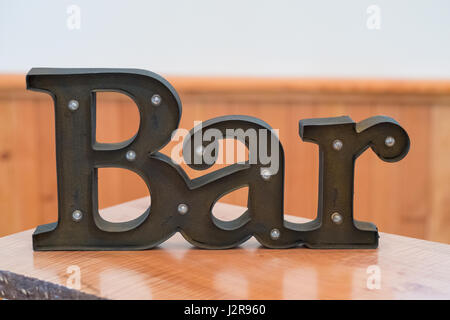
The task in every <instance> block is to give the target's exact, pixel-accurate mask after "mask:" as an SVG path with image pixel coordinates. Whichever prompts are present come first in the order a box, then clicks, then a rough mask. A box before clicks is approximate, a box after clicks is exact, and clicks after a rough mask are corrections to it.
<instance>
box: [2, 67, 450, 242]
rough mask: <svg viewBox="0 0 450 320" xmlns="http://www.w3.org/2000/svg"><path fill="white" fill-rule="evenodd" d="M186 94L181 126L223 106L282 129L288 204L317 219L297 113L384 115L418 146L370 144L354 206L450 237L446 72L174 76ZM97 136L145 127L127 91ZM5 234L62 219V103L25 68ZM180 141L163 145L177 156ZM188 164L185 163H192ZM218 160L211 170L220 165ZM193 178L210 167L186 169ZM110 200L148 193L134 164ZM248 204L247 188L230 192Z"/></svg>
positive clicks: (111, 177)
mask: <svg viewBox="0 0 450 320" xmlns="http://www.w3.org/2000/svg"><path fill="white" fill-rule="evenodd" d="M169 81H171V82H172V84H173V85H174V86H175V88H176V89H177V91H178V92H179V93H180V96H181V100H182V102H183V115H182V121H181V124H180V128H185V129H191V128H192V126H193V125H194V121H201V120H206V119H209V118H213V117H216V116H220V115H227V114H243V115H251V116H255V117H258V118H261V119H263V120H264V121H266V122H268V123H269V124H270V125H271V126H272V127H273V128H275V129H279V130H280V139H281V141H282V143H283V147H284V150H285V154H286V185H285V211H286V212H287V213H289V214H292V215H297V216H303V217H308V218H313V217H314V216H315V214H316V208H317V187H318V186H317V185H318V150H317V147H316V146H315V145H313V144H310V143H304V142H302V141H301V139H300V137H299V135H298V121H299V120H300V119H302V118H310V117H331V116H340V115H350V116H351V117H352V118H353V119H354V120H355V121H360V120H363V119H365V118H367V117H370V116H373V115H378V114H383V115H388V116H391V117H393V118H395V119H396V120H398V121H399V123H400V124H401V125H402V126H403V127H404V128H405V129H406V130H407V131H408V133H409V135H410V138H411V150H410V153H409V155H408V156H407V157H406V158H405V159H403V160H402V161H400V162H398V163H386V162H383V161H381V160H380V159H378V158H377V157H376V155H375V154H374V153H373V152H372V151H371V150H367V151H366V152H365V153H364V154H363V155H362V156H361V157H360V159H358V161H357V165H356V181H355V184H356V185H355V215H356V218H357V219H360V220H367V221H372V222H374V223H376V224H377V225H378V227H379V229H380V230H381V231H384V232H390V233H397V234H402V235H408V236H412V237H418V238H423V239H429V240H435V241H442V242H447V243H450V192H449V190H448V183H449V181H450V151H449V150H450V130H449V127H450V126H449V125H448V123H449V122H450V84H449V83H448V82H445V81H381V80H376V81H375V80H371V81H370V80H342V81H340V80H313V79H311V80H298V79H297V80H296V79H214V78H212V79H198V78H172V79H171V78H169ZM98 105H99V107H98V118H99V120H98V130H97V137H98V140H101V141H109V142H111V141H117V140H121V139H126V138H128V137H130V136H131V135H132V134H133V133H134V132H135V131H136V128H138V125H139V119H138V115H137V112H136V111H137V108H136V106H135V105H134V104H133V102H132V101H131V100H130V99H129V98H128V97H125V96H123V95H120V94H117V93H114V94H110V93H102V94H101V95H100V97H99V101H98ZM0 124H1V126H0V179H1V182H0V214H1V217H0V236H1V235H5V234H8V233H12V232H17V231H20V230H24V229H27V228H31V227H33V226H35V225H37V224H41V223H46V222H51V221H54V220H56V215H57V214H56V211H57V197H56V168H55V150H54V119H53V102H52V100H51V98H50V97H49V96H47V95H45V94H42V93H34V92H26V91H25V89H24V76H0ZM174 145H175V142H171V143H169V145H168V146H166V147H165V148H164V149H163V152H164V153H166V154H168V155H170V152H171V148H172V147H173V146H174ZM184 167H185V168H186V166H184ZM217 167H219V166H215V167H213V168H212V169H210V170H208V171H206V172H209V171H212V170H215V169H216V168H217ZM186 171H187V172H188V174H189V175H190V176H191V177H198V176H200V175H203V174H205V173H206V172H195V171H193V170H191V169H188V168H186ZM99 180H100V181H99V184H100V193H99V198H100V204H101V207H107V206H111V205H115V204H118V203H121V202H124V201H128V200H132V199H135V198H138V197H141V196H145V195H147V194H148V191H147V190H146V187H145V185H144V184H143V183H142V182H140V181H139V177H137V176H136V175H135V174H134V173H129V172H127V171H126V170H121V169H102V170H101V172H100V177H99ZM226 200H227V201H228V202H231V203H235V204H240V205H245V200H246V193H244V192H236V193H233V194H230V195H229V196H227V198H226Z"/></svg>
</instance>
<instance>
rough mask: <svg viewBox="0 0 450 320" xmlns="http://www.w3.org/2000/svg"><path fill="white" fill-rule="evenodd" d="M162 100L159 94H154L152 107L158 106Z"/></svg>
mask: <svg viewBox="0 0 450 320" xmlns="http://www.w3.org/2000/svg"><path fill="white" fill-rule="evenodd" d="M161 101H162V98H161V96H160V95H159V94H154V95H153V96H152V104H153V105H154V106H159V105H160V104H161Z"/></svg>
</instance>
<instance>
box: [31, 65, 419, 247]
mask: <svg viewBox="0 0 450 320" xmlns="http://www.w3.org/2000/svg"><path fill="white" fill-rule="evenodd" d="M26 80H27V88H28V89H31V90H36V91H43V92H46V93H48V94H50V95H52V97H53V99H54V105H55V123H56V125H55V129H56V156H57V179H58V221H57V222H55V223H51V224H47V225H41V226H38V228H37V229H36V231H35V232H34V234H33V248H34V249H35V250H143V249H150V248H153V247H155V246H157V245H158V244H160V243H162V242H163V241H165V240H167V239H168V238H170V237H171V236H172V235H173V234H174V233H176V232H180V233H181V234H182V235H183V236H184V238H185V239H186V240H187V241H189V242H190V243H191V244H193V245H195V246H197V247H201V248H206V249H228V248H233V247H236V246H238V245H239V244H241V243H243V242H245V241H246V240H248V239H249V238H250V237H252V236H254V237H255V238H256V239H257V240H258V241H259V242H260V243H261V244H262V245H263V246H265V247H268V248H291V247H297V246H300V245H304V246H306V247H310V248H376V247H377V246H378V230H377V228H376V226H375V225H374V224H372V223H370V222H361V221H357V220H355V219H353V186H354V167H355V161H356V159H357V158H358V156H359V155H361V154H362V153H363V152H364V151H365V150H366V149H368V148H369V147H370V148H371V149H372V150H373V151H374V152H375V153H376V154H377V155H378V157H379V158H380V159H382V160H384V161H388V162H394V161H398V160H401V159H402V158H403V157H405V156H406V154H407V153H408V150H409V146H410V141H409V137H408V134H407V133H406V131H405V130H404V129H403V128H402V127H401V126H400V125H399V124H398V123H397V122H396V121H395V120H394V119H392V118H389V117H385V116H375V117H371V118H368V119H366V120H364V121H361V122H359V123H355V122H354V121H353V120H352V119H351V118H350V117H347V116H344V117H335V118H321V119H305V120H300V123H299V133H300V137H301V139H303V140H304V141H307V142H312V143H315V144H317V145H318V146H319V162H320V163H319V197H318V198H319V203H318V214H317V217H316V219H314V220H313V221H311V222H308V223H292V222H288V221H285V220H284V218H283V216H284V208H283V201H284V199H283V198H284V194H283V190H284V151H283V147H282V145H281V143H280V141H279V139H278V136H277V133H276V131H275V130H273V129H272V128H271V127H270V126H269V125H268V124H267V123H265V122H264V121H262V120H260V119H257V118H253V117H249V116H239V115H230V116H224V117H218V118H214V119H210V120H208V121H205V122H203V123H201V124H200V125H197V126H195V127H194V128H193V129H192V130H191V131H190V132H189V134H188V135H187V137H186V138H185V140H184V143H183V146H182V159H183V160H184V161H186V163H187V164H188V165H189V166H190V167H192V168H194V169H197V170H204V169H207V168H210V167H211V166H212V165H214V164H215V163H216V161H217V159H218V153H219V152H218V145H219V140H221V139H236V140H239V141H241V142H242V143H244V144H245V146H246V147H247V149H248V151H249V159H248V160H246V161H243V162H238V163H234V164H231V165H229V166H226V167H224V168H221V169H218V170H216V171H213V172H211V173H208V174H205V175H203V176H201V177H199V178H196V179H190V178H189V177H188V176H187V174H186V173H185V172H184V171H183V169H182V168H181V166H180V164H179V163H177V162H176V161H173V159H171V158H170V157H168V156H166V155H164V154H162V153H160V152H159V150H161V149H162V148H163V147H164V146H165V145H166V144H167V143H168V142H169V141H170V140H171V137H172V134H173V133H174V132H175V131H176V129H177V128H178V124H179V121H180V118H181V101H180V99H179V97H178V94H177V92H176V91H175V89H174V88H173V87H172V86H171V85H170V84H169V83H168V82H167V81H166V80H165V79H163V78H162V77H160V76H159V75H157V74H154V73H152V72H148V71H144V70H136V69H52V68H34V69H31V71H30V72H29V73H28V74H27V79H26ZM98 91H117V92H121V93H124V94H126V95H128V96H129V97H131V98H132V99H133V100H134V102H135V103H136V105H137V107H138V108H139V114H140V127H139V130H138V132H137V134H136V135H135V136H134V137H133V138H131V139H130V140H128V141H124V142H121V143H114V144H112V143H98V142H97V141H96V128H95V124H96V92H98ZM105 167H116V168H124V169H128V170H131V171H133V172H135V173H137V174H138V175H139V176H140V177H141V178H142V179H143V180H144V181H145V183H146V184H147V187H148V188H149V190H150V191H151V192H150V193H151V198H152V199H151V200H152V201H151V205H150V208H148V209H147V210H146V212H145V213H144V214H142V215H141V216H139V217H138V218H136V219H134V220H131V221H127V222H121V223H113V222H110V221H106V220H105V219H103V218H102V217H101V216H100V214H99V211H98V186H97V184H98V181H97V170H98V168H105ZM243 186H247V187H248V190H249V196H248V204H247V211H246V212H245V213H244V214H242V215H241V216H240V217H239V218H237V219H235V220H232V221H222V220H219V219H217V218H216V217H214V216H213V214H212V208H213V206H214V204H215V203H216V201H217V200H218V199H219V198H221V197H222V196H223V195H225V194H227V193H229V192H231V191H233V190H236V189H238V188H241V187H243Z"/></svg>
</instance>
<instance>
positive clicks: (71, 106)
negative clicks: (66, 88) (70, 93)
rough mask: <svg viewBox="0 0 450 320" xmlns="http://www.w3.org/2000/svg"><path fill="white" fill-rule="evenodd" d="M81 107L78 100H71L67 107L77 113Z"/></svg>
mask: <svg viewBox="0 0 450 320" xmlns="http://www.w3.org/2000/svg"><path fill="white" fill-rule="evenodd" d="M79 106H80V104H79V103H78V101H77V100H70V101H69V103H68V104H67V107H68V108H69V109H70V110H71V111H76V110H77V109H78V107H79Z"/></svg>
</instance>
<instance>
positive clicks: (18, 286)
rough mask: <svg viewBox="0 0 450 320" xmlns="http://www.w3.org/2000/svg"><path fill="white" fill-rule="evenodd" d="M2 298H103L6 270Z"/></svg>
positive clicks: (0, 287) (1, 275)
mask: <svg viewBox="0 0 450 320" xmlns="http://www.w3.org/2000/svg"><path fill="white" fill-rule="evenodd" d="M0 298H4V299H11V300H103V298H101V297H97V296H95V295H92V294H87V293H84V292H81V291H78V290H74V289H70V288H67V287H64V286H61V285H58V284H54V283H51V282H48V281H43V280H39V279H37V278H31V277H26V276H23V275H20V274H17V273H13V272H9V271H4V270H0Z"/></svg>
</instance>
